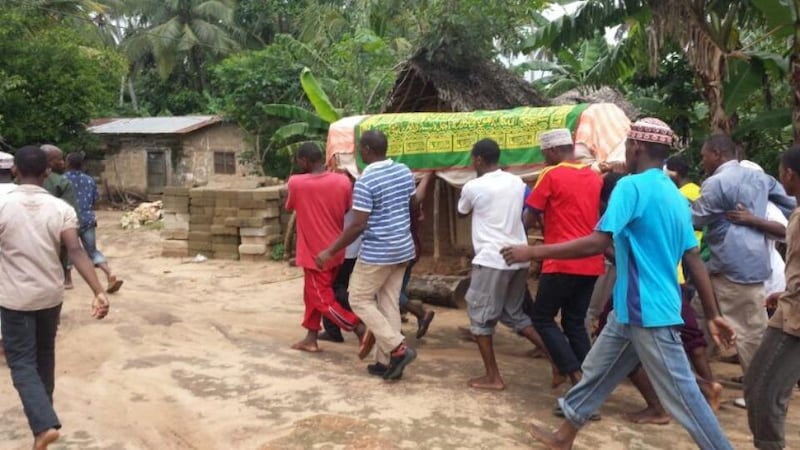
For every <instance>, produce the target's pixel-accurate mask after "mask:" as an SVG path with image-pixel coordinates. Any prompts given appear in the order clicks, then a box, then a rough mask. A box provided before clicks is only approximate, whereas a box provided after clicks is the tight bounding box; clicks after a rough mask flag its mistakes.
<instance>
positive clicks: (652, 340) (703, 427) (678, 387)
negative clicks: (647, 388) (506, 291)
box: [558, 312, 733, 449]
mask: <svg viewBox="0 0 800 450" xmlns="http://www.w3.org/2000/svg"><path fill="white" fill-rule="evenodd" d="M639 363H641V364H642V366H643V367H644V370H645V371H646V372H647V375H648V376H649V377H650V381H651V382H652V383H653V387H654V388H655V390H656V393H657V394H658V398H659V399H660V400H661V403H662V404H663V406H664V408H665V409H666V410H667V411H668V412H669V413H670V415H671V416H672V417H674V418H675V420H677V421H678V423H680V424H681V425H682V426H683V427H684V428H685V429H686V431H688V432H689V434H690V435H691V436H692V439H694V441H695V443H696V444H697V445H698V446H699V447H700V448H701V449H732V448H733V447H731V444H730V442H729V441H728V438H727V437H726V436H725V433H724V432H723V431H722V428H721V427H720V425H719V422H718V421H717V417H716V416H715V415H714V412H713V411H711V408H710V407H709V406H708V403H707V402H706V400H705V398H704V397H703V395H702V394H701V393H700V388H699V387H698V386H697V381H696V380H695V377H694V374H693V373H692V370H691V368H690V366H689V360H688V359H687V358H686V352H685V351H684V350H683V344H682V343H681V338H680V336H679V335H678V331H677V327H657V328H643V327H637V326H632V325H623V324H620V323H619V322H617V317H616V314H615V313H613V312H612V313H611V314H609V316H608V323H606V326H605V328H603V331H602V332H601V333H600V337H599V338H598V339H597V342H595V344H594V346H593V347H592V349H591V350H590V351H589V354H588V355H587V356H586V360H585V361H584V363H583V367H582V368H583V379H581V381H580V382H579V383H578V384H577V385H575V387H573V388H572V389H570V390H569V392H567V395H566V396H565V397H564V398H561V399H559V400H558V403H559V405H560V406H561V409H562V410H563V411H564V416H565V417H566V418H567V420H569V421H570V422H571V423H572V425H574V426H575V427H576V428H580V427H581V426H583V425H584V424H585V423H586V421H587V420H588V419H589V417H591V415H592V414H593V413H594V412H595V411H597V410H598V409H599V408H600V405H602V404H603V402H605V400H606V398H607V397H608V396H609V395H610V394H611V392H612V391H613V390H614V389H615V388H616V387H617V385H619V384H620V382H622V380H624V379H625V378H627V376H628V374H629V373H631V372H632V371H633V369H634V368H636V366H637V365H638V364H639Z"/></svg>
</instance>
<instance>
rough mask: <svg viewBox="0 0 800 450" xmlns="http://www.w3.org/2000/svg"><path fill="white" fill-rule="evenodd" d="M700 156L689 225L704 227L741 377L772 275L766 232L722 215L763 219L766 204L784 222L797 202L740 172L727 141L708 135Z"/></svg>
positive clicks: (763, 321) (759, 177)
mask: <svg viewBox="0 0 800 450" xmlns="http://www.w3.org/2000/svg"><path fill="white" fill-rule="evenodd" d="M702 157H703V161H702V162H703V168H704V169H705V171H706V173H707V174H709V177H708V178H707V179H706V180H705V181H704V182H703V186H702V189H701V195H700V198H699V199H698V200H697V201H695V202H694V203H693V204H692V220H693V222H694V226H695V228H697V229H701V228H703V227H706V231H705V234H704V239H705V240H706V243H707V244H708V248H709V250H711V259H710V261H709V262H708V271H709V273H711V282H712V284H713V286H714V292H715V294H716V296H717V302H718V303H719V308H720V312H721V313H722V316H723V317H725V318H726V319H727V320H728V322H729V323H730V324H731V326H732V327H733V328H734V330H735V331H736V350H737V351H738V353H739V363H740V364H741V366H742V370H743V371H744V372H746V371H747V366H748V365H749V364H750V361H751V360H752V358H753V355H754V354H755V352H756V350H757V349H758V346H759V344H760V343H761V338H762V336H763V334H764V331H765V330H766V328H767V313H766V310H765V309H764V298H765V297H766V294H765V292H764V281H765V280H767V279H768V278H769V276H770V274H771V272H772V269H771V266H770V254H769V251H770V250H769V243H768V242H767V240H768V234H767V233H768V232H769V231H768V230H766V229H760V228H756V227H750V226H745V225H740V224H736V223H733V222H731V221H730V220H729V219H728V217H727V215H726V213H727V212H729V211H735V210H737V209H742V208H744V209H747V210H749V211H750V212H751V213H752V214H753V215H755V216H756V217H760V218H764V217H766V211H767V203H768V202H770V201H771V202H773V203H774V204H775V205H776V206H778V208H780V209H781V212H783V214H784V215H786V216H787V217H788V216H789V215H790V214H791V211H792V210H793V209H794V208H795V207H796V206H797V203H796V201H795V199H794V198H791V197H789V196H788V195H786V191H784V190H783V187H782V186H781V185H780V183H778V182H777V181H776V180H775V179H774V178H772V177H770V176H769V175H766V174H764V173H760V172H757V171H755V170H749V169H747V168H745V167H742V166H741V165H740V164H739V161H737V159H736V144H734V142H733V141H732V140H731V139H730V138H729V137H728V136H725V135H722V134H717V135H713V136H711V137H710V138H709V139H708V140H707V141H706V142H705V144H704V145H703V149H702Z"/></svg>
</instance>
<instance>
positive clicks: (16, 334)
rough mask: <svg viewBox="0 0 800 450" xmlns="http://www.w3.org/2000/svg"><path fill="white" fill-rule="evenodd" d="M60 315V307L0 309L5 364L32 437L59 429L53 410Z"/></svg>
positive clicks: (59, 425)
mask: <svg viewBox="0 0 800 450" xmlns="http://www.w3.org/2000/svg"><path fill="white" fill-rule="evenodd" d="M60 315H61V305H58V306H56V307H53V308H49V309H42V310H39V311H16V310H12V309H6V308H0V320H2V323H3V331H2V332H3V344H4V345H5V350H6V362H7V364H8V367H9V368H10V369H11V379H12V380H13V381H14V387H15V388H16V389H17V392H18V393H19V397H20V399H21V400H22V408H23V409H24V411H25V416H27V418H28V425H29V426H30V428H31V431H32V432H33V434H34V436H35V435H37V434H39V433H41V432H42V431H46V430H48V429H50V428H56V429H58V428H61V424H60V423H59V421H58V417H57V416H56V412H55V410H54V409H53V389H54V388H55V364H56V353H55V350H56V330H57V329H58V320H59V316H60Z"/></svg>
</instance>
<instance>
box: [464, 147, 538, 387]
mask: <svg viewBox="0 0 800 450" xmlns="http://www.w3.org/2000/svg"><path fill="white" fill-rule="evenodd" d="M499 159H500V147H499V146H498V145H497V143H496V142H495V141H493V140H491V139H484V140H482V141H479V142H478V143H476V144H475V145H474V146H473V147H472V164H473V166H474V167H475V171H476V172H477V173H478V178H476V179H474V180H472V181H469V182H468V183H467V184H465V185H464V187H463V188H462V189H461V198H460V199H459V200H458V212H459V214H461V215H468V214H470V213H472V245H473V247H474V250H475V258H473V260H472V274H471V279H470V286H469V290H468V291H467V295H466V300H467V308H468V311H467V312H468V314H469V320H470V331H471V332H472V334H473V335H474V336H475V340H476V341H477V343H478V349H479V350H480V352H481V358H483V364H484V366H485V367H486V375H484V376H482V377H478V378H473V379H471V380H469V382H468V384H469V386H470V387H473V388H476V389H489V390H498V391H499V390H503V389H505V383H504V382H503V379H502V378H501V377H500V371H499V369H498V367H497V360H496V359H495V356H494V347H493V343H492V335H493V334H494V329H495V327H496V325H497V322H502V323H504V324H507V325H510V326H513V328H514V330H515V331H516V332H517V333H518V334H520V335H522V336H525V337H526V338H528V339H529V340H530V341H531V342H533V343H534V344H537V341H539V346H540V348H543V346H541V344H540V339H538V335H537V334H536V331H535V330H534V329H533V325H532V324H531V319H530V317H528V316H527V315H526V314H525V313H524V312H523V310H522V303H523V298H524V296H525V291H526V289H527V287H528V267H529V265H530V263H529V262H527V261H526V262H522V263H516V264H511V265H507V264H506V262H505V260H504V259H503V257H502V255H501V254H500V249H501V248H503V247H506V246H508V245H519V244H527V242H528V238H527V236H526V234H525V227H524V225H523V224H522V221H521V220H520V217H522V202H520V201H519V199H521V198H522V196H523V194H524V193H525V183H523V182H522V180H521V179H520V178H519V177H518V176H516V175H512V174H510V173H508V172H504V171H502V170H500V168H499V166H498V161H499Z"/></svg>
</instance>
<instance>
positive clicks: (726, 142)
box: [705, 133, 736, 158]
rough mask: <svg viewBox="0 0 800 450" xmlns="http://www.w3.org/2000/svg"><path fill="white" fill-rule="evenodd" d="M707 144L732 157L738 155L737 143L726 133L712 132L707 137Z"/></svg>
mask: <svg viewBox="0 0 800 450" xmlns="http://www.w3.org/2000/svg"><path fill="white" fill-rule="evenodd" d="M705 145H706V146H708V148H710V149H712V150H716V151H718V152H720V153H721V154H723V155H725V156H728V157H730V158H735V157H736V143H735V142H733V139H731V138H730V136H728V135H726V134H722V133H716V134H712V135H711V136H709V137H708V139H706V142H705Z"/></svg>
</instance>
